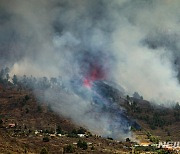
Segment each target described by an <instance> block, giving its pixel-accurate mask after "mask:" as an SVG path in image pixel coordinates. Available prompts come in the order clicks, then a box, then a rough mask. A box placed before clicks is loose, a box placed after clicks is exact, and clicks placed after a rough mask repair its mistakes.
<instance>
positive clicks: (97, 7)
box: [0, 0, 180, 135]
mask: <svg viewBox="0 0 180 154" xmlns="http://www.w3.org/2000/svg"><path fill="white" fill-rule="evenodd" d="M179 8H180V2H179V1H178V0H114V1H106V0H91V1H90V0H89V1H88V0H74V1H70V0H38V1H36V0H28V1H23V0H13V1H12V0H8V1H7V0H0V53H1V57H0V65H1V66H0V67H3V66H4V65H6V66H7V65H8V66H9V67H10V68H11V75H13V74H17V75H24V74H26V75H29V76H30V75H33V76H39V77H42V76H47V77H52V76H62V77H63V78H64V79H65V80H66V81H70V80H72V79H75V78H78V79H82V78H84V77H85V76H86V75H87V74H89V69H90V70H91V69H92V68H94V67H96V66H97V67H98V71H97V72H99V73H100V74H103V76H104V77H103V79H104V78H105V79H106V80H109V81H113V82H114V83H116V84H117V85H121V86H122V87H123V88H124V89H125V91H126V93H127V94H129V95H132V94H133V93H134V92H135V91H138V92H139V93H140V94H141V95H143V97H144V98H145V99H147V100H149V101H152V102H154V103H158V104H164V105H166V106H169V105H171V104H173V103H174V102H177V101H180V96H179V93H180V85H179V80H180V79H179V76H180V75H179V74H180V73H179V72H180V54H179V50H180V44H179V42H180V41H179V39H180V28H179V22H180V10H179ZM92 63H93V64H92ZM94 63H96V64H94ZM99 67H100V68H101V70H100V71H99ZM90 74H91V73H90ZM101 76H102V75H101ZM49 93H50V92H46V96H47V99H50V97H49ZM76 97H78V96H75V98H74V96H73V97H72V98H71V99H70V100H69V99H66V97H65V96H64V99H63V100H62V101H64V103H63V104H66V105H67V104H68V103H70V104H71V105H72V104H73V100H76V99H77V101H75V102H80V103H83V104H80V105H77V106H76V105H75V104H73V106H72V108H68V109H67V108H66V107H64V108H63V106H62V107H61V108H60V110H59V111H60V112H62V113H63V111H64V112H65V113H64V114H67V113H68V115H67V116H68V117H71V118H72V117H75V118H74V121H76V122H77V121H81V123H82V124H84V125H86V126H87V127H89V128H90V129H92V128H91V127H93V128H94V126H95V125H96V124H97V123H96V122H95V119H94V118H92V119H93V120H92V122H90V121H91V120H90V121H88V120H87V119H86V117H85V118H84V119H82V120H80V119H81V118H80V117H82V115H84V113H85V111H86V108H88V105H89V103H90V102H89V101H88V103H87V101H85V100H82V98H76ZM65 100H68V101H65ZM84 101H85V102H84ZM52 102H53V101H52ZM61 105H62V104H59V103H57V104H54V106H57V107H58V106H61ZM79 106H81V107H79ZM54 108H56V107H54ZM78 108H79V110H78ZM73 110H78V111H79V112H78V111H77V115H74V114H71V113H75V112H73ZM66 111H67V112H66ZM108 116H109V115H107V116H104V117H103V119H101V121H102V123H100V124H101V125H100V126H99V127H102V126H105V125H107V119H108V118H107V117H108ZM87 117H88V116H87ZM88 118H89V117H88ZM86 121H88V122H89V124H87V123H86ZM90 123H91V124H92V125H90ZM97 126H98V125H97ZM107 126H108V125H107ZM104 128H106V127H104ZM107 130H109V129H107ZM106 132H107V131H106ZM102 134H106V135H107V134H108V133H102Z"/></svg>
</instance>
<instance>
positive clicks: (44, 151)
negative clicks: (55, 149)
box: [40, 148, 48, 154]
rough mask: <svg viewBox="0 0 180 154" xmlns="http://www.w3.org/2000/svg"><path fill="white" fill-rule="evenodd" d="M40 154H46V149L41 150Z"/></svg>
mask: <svg viewBox="0 0 180 154" xmlns="http://www.w3.org/2000/svg"><path fill="white" fill-rule="evenodd" d="M40 154H48V151H47V149H46V148H42V149H41V152H40Z"/></svg>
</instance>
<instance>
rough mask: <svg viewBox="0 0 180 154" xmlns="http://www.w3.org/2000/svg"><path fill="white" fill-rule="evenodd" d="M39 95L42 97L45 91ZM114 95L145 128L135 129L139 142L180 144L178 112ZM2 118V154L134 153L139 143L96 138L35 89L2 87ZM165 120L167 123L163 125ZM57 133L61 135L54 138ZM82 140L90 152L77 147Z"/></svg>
mask: <svg viewBox="0 0 180 154" xmlns="http://www.w3.org/2000/svg"><path fill="white" fill-rule="evenodd" d="M36 92H38V93H39V94H40V93H41V90H37V91H36ZM109 94H110V92H109ZM113 94H114V96H113V98H114V99H115V101H116V102H117V103H120V105H121V106H123V107H124V108H125V109H126V110H127V113H128V115H129V116H130V117H133V118H134V120H136V121H137V122H138V124H139V125H140V126H141V129H140V130H136V129H135V128H132V131H133V132H134V136H135V138H136V140H137V141H138V143H140V144H141V143H144V142H145V143H146V142H147V143H148V144H152V143H156V142H157V140H158V141H159V140H162V141H166V140H172V141H179V139H180V136H179V135H180V133H179V130H180V129H179V128H180V123H179V119H178V118H177V116H175V115H174V113H176V112H177V111H176V109H174V108H172V109H168V108H157V107H153V106H151V105H150V103H149V102H147V101H144V100H140V99H134V98H130V97H127V98H121V97H118V96H117V95H116V93H115V91H113ZM162 111H163V112H162ZM155 113H158V115H159V116H158V117H159V118H160V120H159V119H158V123H156V122H155V123H154V121H153V120H154V119H153V117H154V116H153V115H154V114H155ZM165 113H166V114H165ZM147 116H148V117H149V118H148V119H149V120H147ZM0 119H1V124H0V125H1V128H0V152H1V153H40V152H42V151H43V150H45V151H46V150H47V151H49V153H62V152H63V151H64V150H65V149H66V148H67V146H68V145H69V146H70V149H71V150H72V151H74V152H78V153H130V151H132V146H133V145H134V144H137V143H134V142H129V141H127V142H125V141H123V142H119V141H115V140H113V139H112V138H109V139H106V138H102V137H99V136H96V135H95V134H94V135H92V134H91V133H90V132H89V131H88V130H85V129H84V128H81V127H80V126H77V125H76V124H74V123H73V122H72V121H71V119H68V118H66V117H63V116H61V115H59V114H56V113H55V112H53V111H52V109H51V106H49V105H46V102H41V101H40V100H38V99H37V98H36V97H35V96H34V93H33V91H32V90H31V89H29V88H25V87H21V86H17V85H16V86H15V85H13V84H11V83H10V82H5V83H4V82H3V83H2V84H1V85H0ZM162 119H163V120H164V122H162V125H159V124H160V123H161V120H162ZM152 126H153V127H152ZM57 132H58V133H59V134H60V135H59V136H58V135H56V136H55V135H54V134H55V133H57ZM78 133H80V134H81V133H83V134H84V133H85V136H84V137H80V136H78ZM79 140H80V141H85V142H86V143H87V145H88V148H87V149H86V150H85V149H84V150H83V148H80V147H78V146H77V143H78V141H79Z"/></svg>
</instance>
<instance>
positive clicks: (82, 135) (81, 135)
mask: <svg viewBox="0 0 180 154" xmlns="http://www.w3.org/2000/svg"><path fill="white" fill-rule="evenodd" d="M77 135H78V136H79V137H85V134H77Z"/></svg>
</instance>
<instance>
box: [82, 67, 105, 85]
mask: <svg viewBox="0 0 180 154" xmlns="http://www.w3.org/2000/svg"><path fill="white" fill-rule="evenodd" d="M104 78H105V73H104V71H103V70H102V69H101V67H100V66H95V67H93V68H92V69H90V72H89V73H88V74H87V75H86V77H85V78H84V80H83V85H84V86H85V87H87V88H91V87H92V83H93V82H94V81H96V80H102V79H104Z"/></svg>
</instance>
